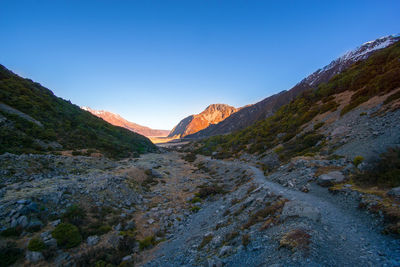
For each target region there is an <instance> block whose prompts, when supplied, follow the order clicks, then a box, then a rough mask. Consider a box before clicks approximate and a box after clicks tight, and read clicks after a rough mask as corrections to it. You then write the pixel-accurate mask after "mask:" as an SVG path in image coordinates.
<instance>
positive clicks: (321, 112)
mask: <svg viewBox="0 0 400 267" xmlns="http://www.w3.org/2000/svg"><path fill="white" fill-rule="evenodd" d="M380 40H381V39H380ZM387 40H389V39H387ZM371 44H373V43H367V45H371ZM382 44H383V42H382ZM386 44H387V43H385V45H386ZM366 51H368V52H367V53H370V51H371V50H364V52H366ZM362 53H363V52H361V53H359V55H360V56H361V57H362V58H365V57H367V54H366V53H363V54H362ZM350 54H353V55H354V53H349V54H346V55H345V57H347V56H348V55H350ZM361 54H362V55H361ZM357 57H358V56H357ZM342 59H343V58H341V59H339V60H338V61H342V62H344V61H343V60H342ZM399 59H400V41H398V42H396V43H394V44H392V45H390V46H388V47H386V48H384V49H379V51H376V52H375V53H373V54H370V55H369V56H368V57H367V58H366V59H365V60H362V61H358V62H356V63H354V64H352V65H351V66H349V67H347V69H346V70H343V71H342V72H341V73H340V74H337V75H335V76H334V77H332V78H331V79H330V80H329V81H328V82H326V83H320V85H319V86H318V87H316V88H315V89H314V88H312V87H311V88H310V89H309V90H306V91H303V92H302V93H300V94H299V95H298V97H297V98H296V99H293V100H292V101H291V102H290V103H288V104H286V105H283V106H281V107H280V108H279V109H278V110H277V111H276V112H275V113H274V114H273V115H271V116H269V117H268V118H266V119H263V120H260V121H258V122H256V123H255V124H253V125H251V126H249V127H247V128H245V129H243V130H241V131H237V132H234V133H231V134H227V135H220V136H214V137H210V138H208V139H204V140H201V141H200V142H201V143H202V144H203V146H202V147H201V148H199V151H200V152H202V153H204V154H209V155H210V154H213V153H214V154H215V153H216V154H220V157H230V156H232V155H234V154H237V155H240V154H243V153H250V154H258V155H266V154H268V153H269V154H275V155H277V156H279V160H281V161H287V160H289V159H290V158H293V157H296V156H305V155H308V156H313V155H315V154H316V153H321V155H329V154H332V153H333V152H338V151H340V152H339V155H342V154H345V155H351V156H352V157H356V156H358V155H361V156H363V157H365V158H374V157H377V156H378V155H379V154H380V153H383V152H384V151H385V150H386V149H387V148H390V147H398V146H399V145H400V142H399V140H400V139H399V133H400V128H399V126H398V121H399V117H400V60H399ZM346 62H347V61H346ZM334 67H335V68H338V67H339V66H338V65H337V64H334ZM326 69H328V68H326ZM237 113H239V112H237ZM237 113H236V114H237ZM234 115H235V114H234ZM228 119H229V118H228ZM267 165H268V164H267Z"/></svg>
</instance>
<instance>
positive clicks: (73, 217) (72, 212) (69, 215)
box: [62, 205, 86, 225]
mask: <svg viewBox="0 0 400 267" xmlns="http://www.w3.org/2000/svg"><path fill="white" fill-rule="evenodd" d="M62 217H63V219H64V220H65V221H67V222H69V223H72V224H75V225H80V224H82V223H83V220H84V219H85V217H86V212H85V210H84V209H82V208H81V207H79V206H77V205H72V206H71V207H69V208H68V210H67V211H66V212H65V213H64V214H63V216H62Z"/></svg>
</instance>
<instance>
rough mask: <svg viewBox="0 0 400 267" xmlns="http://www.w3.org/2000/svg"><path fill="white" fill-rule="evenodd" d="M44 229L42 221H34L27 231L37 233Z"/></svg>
mask: <svg viewBox="0 0 400 267" xmlns="http://www.w3.org/2000/svg"><path fill="white" fill-rule="evenodd" d="M42 227H43V223H42V222H41V221H40V220H38V219H33V220H31V221H30V222H29V224H28V226H27V227H26V229H27V230H28V231H30V232H36V231H39V230H40V229H42Z"/></svg>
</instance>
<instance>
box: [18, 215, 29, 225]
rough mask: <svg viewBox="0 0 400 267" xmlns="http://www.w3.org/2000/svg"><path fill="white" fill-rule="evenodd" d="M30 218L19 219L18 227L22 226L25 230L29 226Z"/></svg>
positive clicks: (22, 217)
mask: <svg viewBox="0 0 400 267" xmlns="http://www.w3.org/2000/svg"><path fill="white" fill-rule="evenodd" d="M28 223H29V221H28V217H26V216H21V217H19V218H18V219H17V226H21V227H22V228H25V227H27V226H28Z"/></svg>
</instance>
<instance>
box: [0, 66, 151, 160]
mask: <svg viewBox="0 0 400 267" xmlns="http://www.w3.org/2000/svg"><path fill="white" fill-rule="evenodd" d="M0 101H1V102H2V103H4V104H6V105H9V106H11V107H13V108H15V109H17V110H19V111H21V112H24V113H25V114H28V115H29V116H31V117H33V118H34V119H36V120H38V121H40V122H41V123H42V124H43V127H41V126H39V125H37V124H35V123H33V122H30V121H28V120H25V119H23V118H21V117H19V116H18V115H12V114H9V113H6V112H4V111H1V112H0V117H1V116H4V117H6V118H7V119H8V121H11V122H12V123H11V124H10V123H7V122H6V123H4V122H3V124H2V125H1V124H0V139H1V142H0V153H4V152H11V153H37V152H45V151H49V150H52V147H51V146H50V147H46V146H43V144H42V143H41V142H38V141H37V140H41V141H45V143H49V142H52V141H55V142H58V143H59V144H61V145H62V146H63V149H72V150H74V149H84V148H92V149H97V150H99V151H100V152H102V153H104V154H106V155H107V156H110V157H126V156H129V155H131V154H138V153H144V152H148V151H153V150H155V146H154V145H153V144H152V143H151V142H150V141H149V140H148V139H147V138H145V137H143V136H141V135H139V134H136V133H133V132H131V131H129V130H126V129H123V128H121V127H116V126H113V125H111V124H109V123H107V122H105V121H103V120H102V119H100V118H97V117H95V116H93V115H92V114H90V113H89V112H87V111H83V110H81V109H80V108H79V107H78V106H76V105H73V104H71V102H69V101H66V100H64V99H61V98H59V97H56V96H55V95H54V94H53V93H52V92H51V91H50V90H48V89H46V88H44V87H43V86H41V85H40V84H38V83H35V82H33V81H31V80H29V79H23V78H21V77H19V76H17V75H15V74H14V73H12V72H11V71H9V70H7V69H6V68H5V67H3V66H1V65H0Z"/></svg>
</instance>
